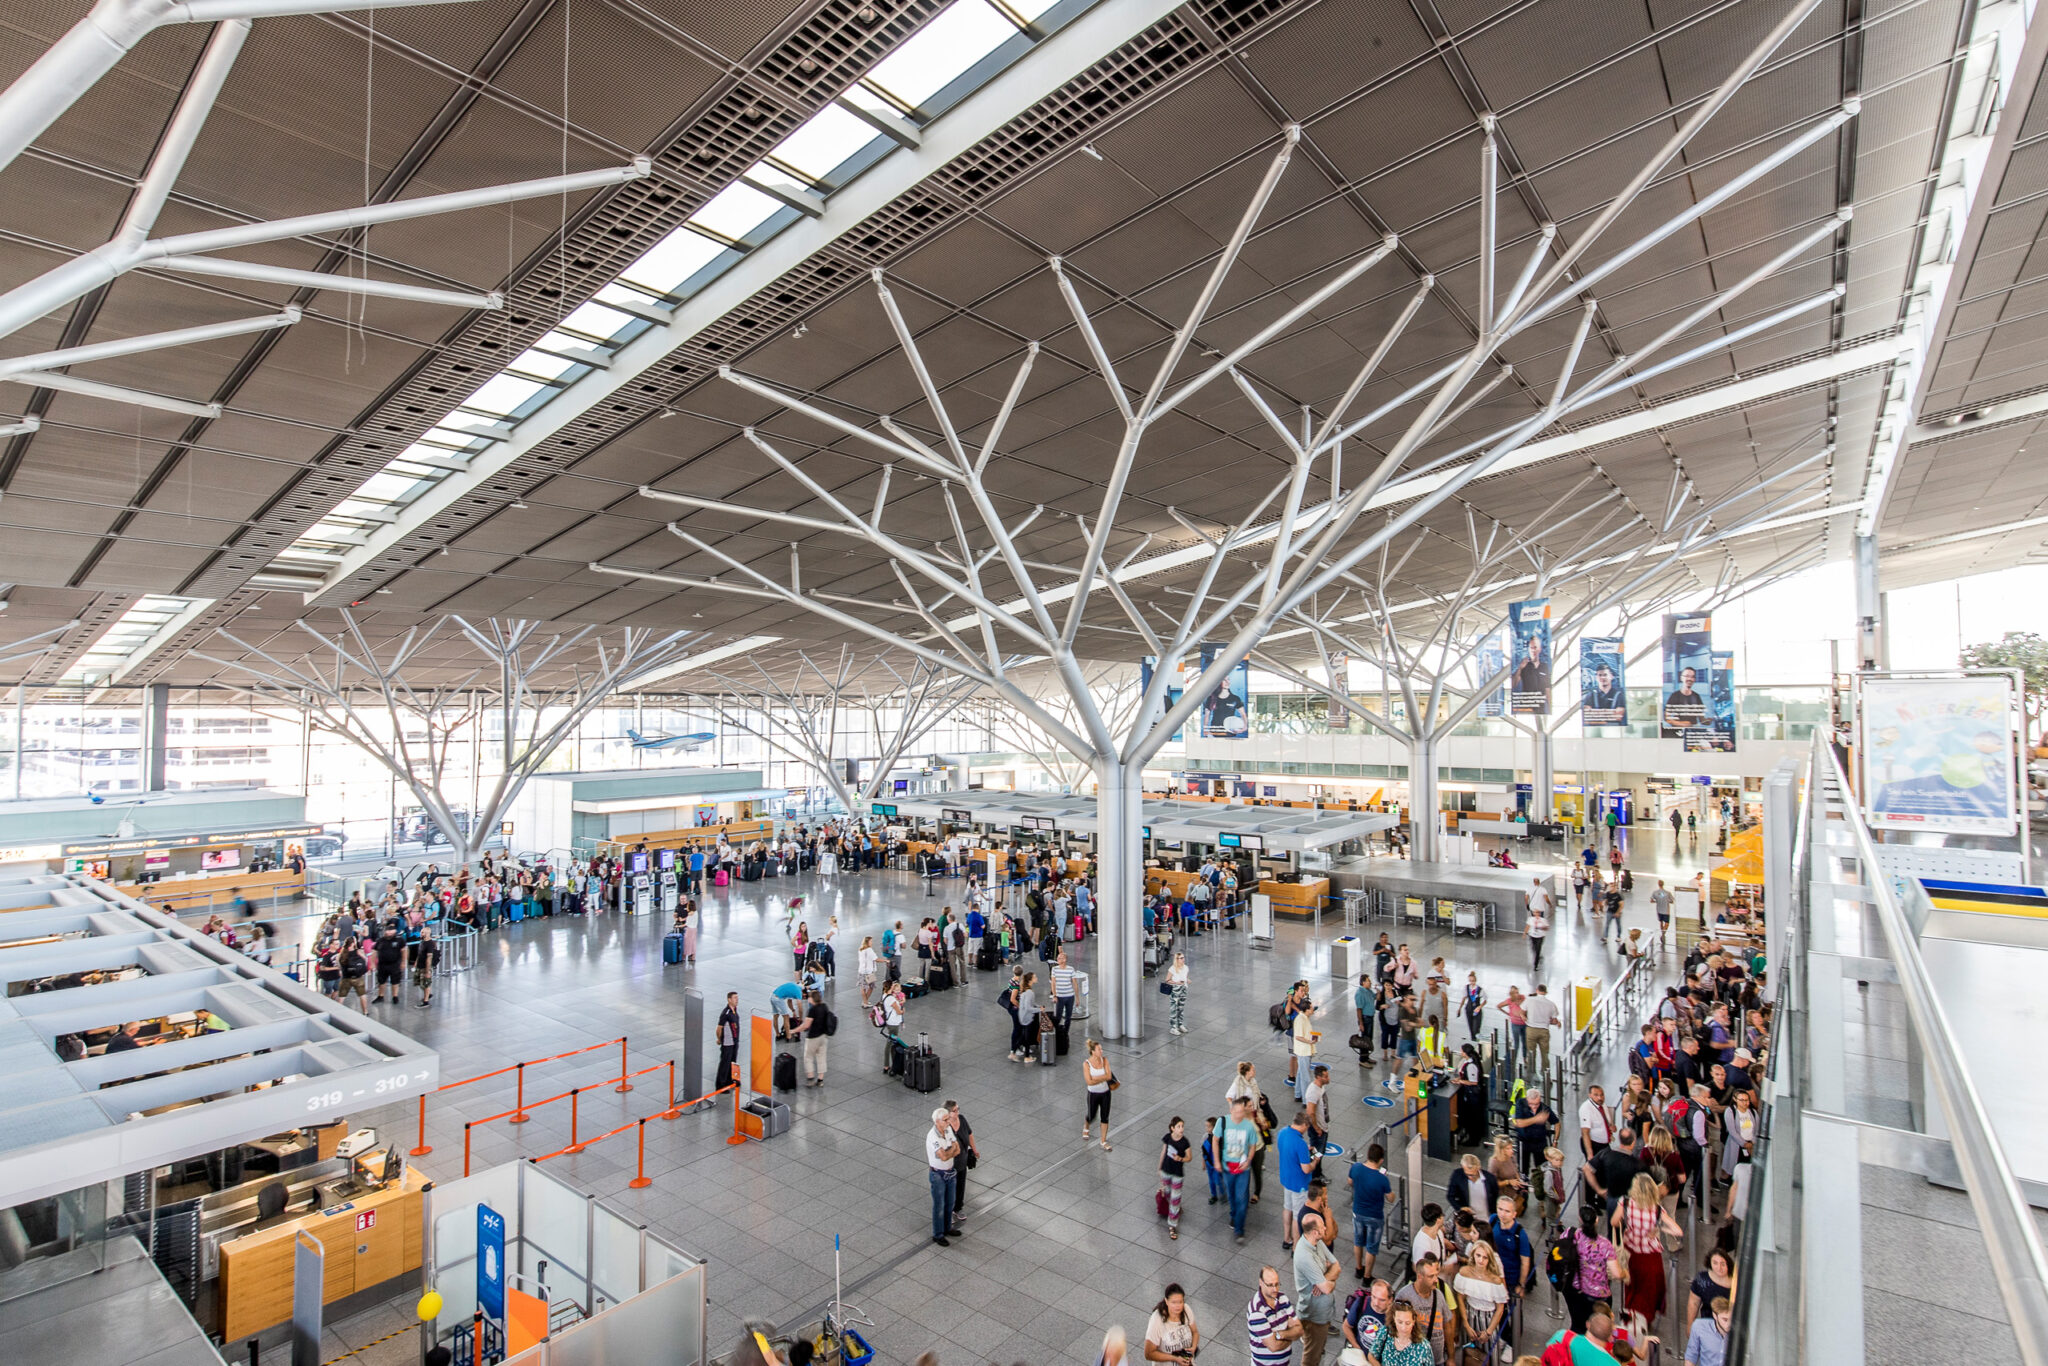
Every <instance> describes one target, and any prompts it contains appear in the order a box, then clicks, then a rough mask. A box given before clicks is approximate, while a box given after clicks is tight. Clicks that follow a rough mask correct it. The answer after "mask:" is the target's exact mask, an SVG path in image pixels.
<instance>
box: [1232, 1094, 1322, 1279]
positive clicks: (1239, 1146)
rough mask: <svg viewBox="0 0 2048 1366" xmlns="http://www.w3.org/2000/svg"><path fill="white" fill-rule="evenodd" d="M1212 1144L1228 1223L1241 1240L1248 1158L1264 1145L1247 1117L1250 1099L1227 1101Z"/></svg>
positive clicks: (1247, 1201)
mask: <svg viewBox="0 0 2048 1366" xmlns="http://www.w3.org/2000/svg"><path fill="white" fill-rule="evenodd" d="M1216 1146H1217V1148H1218V1150H1219V1152H1220V1154H1221V1156H1222V1159H1223V1184H1224V1187H1225V1189H1226V1190H1227V1191H1228V1192H1229V1194H1230V1227H1231V1230H1232V1231H1233V1232H1234V1233H1236V1234H1237V1241H1239V1242H1240V1243H1241V1242H1243V1241H1244V1218H1245V1212H1246V1210H1247V1209H1249V1208H1250V1205H1251V1192H1252V1159H1253V1158H1254V1157H1256V1156H1257V1155H1258V1151H1259V1149H1260V1148H1262V1147H1264V1146H1265V1144H1264V1142H1263V1141H1262V1140H1261V1139H1260V1138H1259V1126H1258V1125H1256V1124H1254V1123H1252V1120H1251V1102H1250V1101H1249V1100H1248V1099H1246V1098H1245V1097H1243V1096H1239V1097H1237V1098H1236V1099H1234V1100H1232V1101H1231V1102H1230V1118H1228V1119H1226V1120H1224V1121H1223V1122H1222V1123H1221V1124H1219V1125H1217V1126H1216ZM1303 1184H1304V1187H1305V1186H1306V1184H1307V1183H1306V1182H1304V1183H1303Z"/></svg>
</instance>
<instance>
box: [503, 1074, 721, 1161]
mask: <svg viewBox="0 0 2048 1366" xmlns="http://www.w3.org/2000/svg"><path fill="white" fill-rule="evenodd" d="M666 1065H667V1067H668V1069H669V1106H668V1109H666V1110H661V1111H657V1112H656V1113H654V1114H651V1115H643V1116H641V1117H640V1118H639V1119H629V1120H627V1121H626V1122H625V1123H624V1124H621V1125H620V1126H619V1127H618V1128H616V1129H608V1130H606V1131H605V1132H604V1133H601V1134H599V1135H597V1136H596V1137H595V1138H587V1139H584V1140H582V1141H581V1142H574V1143H571V1144H570V1145H569V1146H568V1147H566V1148H557V1149H555V1150H554V1151H553V1152H551V1153H542V1154H541V1155H540V1156H539V1157H536V1158H531V1159H529V1160H530V1161H533V1162H545V1161H547V1160H548V1159H549V1158H552V1157H561V1156H563V1155H565V1154H569V1155H573V1154H576V1153H580V1152H582V1151H584V1150H585V1149H587V1148H589V1147H590V1146H592V1145H593V1144H597V1143H602V1142H604V1141H605V1140H606V1139H608V1138H612V1137H614V1136H616V1135H618V1134H622V1133H624V1132H626V1130H628V1129H632V1130H634V1131H635V1132H636V1133H637V1135H638V1139H639V1142H638V1147H639V1155H638V1156H637V1157H636V1158H635V1159H634V1170H633V1179H632V1180H631V1181H628V1182H627V1183H626V1186H627V1188H628V1189H631V1190H636V1191H637V1190H646V1189H647V1188H648V1187H649V1186H651V1185H653V1184H654V1181H653V1178H651V1177H649V1176H648V1175H647V1121H648V1120H650V1119H674V1118H675V1117H676V1116H677V1115H680V1114H681V1113H683V1110H684V1109H685V1108H686V1107H694V1106H697V1105H701V1104H703V1103H704V1102H706V1101H711V1100H716V1099H717V1098H718V1097H720V1096H722V1095H724V1094H725V1093H726V1092H727V1091H730V1092H732V1137H730V1138H728V1139H726V1140H725V1141H726V1143H727V1144H728V1145H730V1144H737V1143H744V1142H746V1141H747V1140H746V1138H745V1136H744V1135H742V1134H741V1133H740V1094H739V1093H740V1088H739V1084H738V1083H737V1082H734V1083H728V1084H727V1085H725V1086H721V1087H719V1088H718V1089H717V1090H716V1091H713V1092H711V1093H710V1094H709V1095H703V1096H698V1097H697V1098H696V1099H695V1100H688V1101H681V1102H678V1101H677V1100H676V1098H675V1066H676V1065H675V1063H674V1062H673V1061H671V1062H669V1063H668V1064H666ZM647 1070H649V1071H652V1070H653V1069H651V1068H650V1069H647ZM479 1122H482V1121H479ZM468 1174H469V1172H468V1163H467V1154H466V1153H465V1160H464V1170H463V1175H465V1176H467V1175H468Z"/></svg>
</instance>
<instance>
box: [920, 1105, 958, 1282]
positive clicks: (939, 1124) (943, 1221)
mask: <svg viewBox="0 0 2048 1366" xmlns="http://www.w3.org/2000/svg"><path fill="white" fill-rule="evenodd" d="M959 1156H960V1144H959V1142H958V1141H957V1140H956V1139H955V1138H954V1137H953V1116H952V1114H951V1112H949V1111H948V1110H947V1109H946V1107H945V1106H943V1105H941V1106H940V1107H939V1108H938V1109H936V1110H934V1111H932V1127H931V1132H930V1133H927V1134H926V1135H925V1136H924V1163H925V1166H927V1167H929V1168H931V1173H930V1176H931V1188H932V1241H933V1242H935V1243H937V1244H938V1245H939V1246H940V1247H951V1246H953V1245H952V1244H951V1243H950V1242H948V1241H946V1235H947V1234H949V1233H950V1234H953V1235H954V1236H955V1237H957V1236H959V1233H960V1230H959V1229H958V1228H956V1227H955V1226H954V1220H953V1191H954V1189H955V1188H954V1185H953V1163H954V1161H955V1160H956V1159H957V1158H958V1157H959Z"/></svg>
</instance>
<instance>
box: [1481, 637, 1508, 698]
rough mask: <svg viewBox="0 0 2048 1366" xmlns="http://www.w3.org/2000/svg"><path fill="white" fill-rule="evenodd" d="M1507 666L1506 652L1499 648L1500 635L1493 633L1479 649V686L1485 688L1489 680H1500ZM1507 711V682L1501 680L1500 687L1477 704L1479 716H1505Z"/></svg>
mask: <svg viewBox="0 0 2048 1366" xmlns="http://www.w3.org/2000/svg"><path fill="white" fill-rule="evenodd" d="M1507 666H1508V655H1507V651H1506V649H1504V648H1503V647H1502V646H1501V643H1500V633H1499V632H1495V633H1494V634H1493V635H1492V636H1490V637H1488V638H1487V642H1486V644H1484V645H1482V646H1480V647H1479V686H1480V687H1482V688H1483V687H1485V686H1486V680H1487V679H1489V678H1500V675H1501V671H1502V670H1504V669H1506V668H1507ZM1507 711H1508V685H1507V680H1506V679H1502V680H1501V684H1500V686H1499V687H1497V688H1495V689H1494V690H1493V691H1491V692H1489V693H1488V694H1486V699H1485V700H1484V701H1482V702H1481V703H1480V704H1479V714H1480V715H1481V716H1505V715H1507Z"/></svg>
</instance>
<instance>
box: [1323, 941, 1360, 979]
mask: <svg viewBox="0 0 2048 1366" xmlns="http://www.w3.org/2000/svg"><path fill="white" fill-rule="evenodd" d="M1358 959H1359V939H1358V936H1357V935H1355V934H1347V935H1345V936H1344V937H1343V938H1341V939H1333V940H1331V941H1330V975H1331V976H1332V977H1336V978H1340V979H1342V980H1343V981H1346V982H1349V981H1351V980H1352V979H1353V978H1355V977H1357V976H1358Z"/></svg>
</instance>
